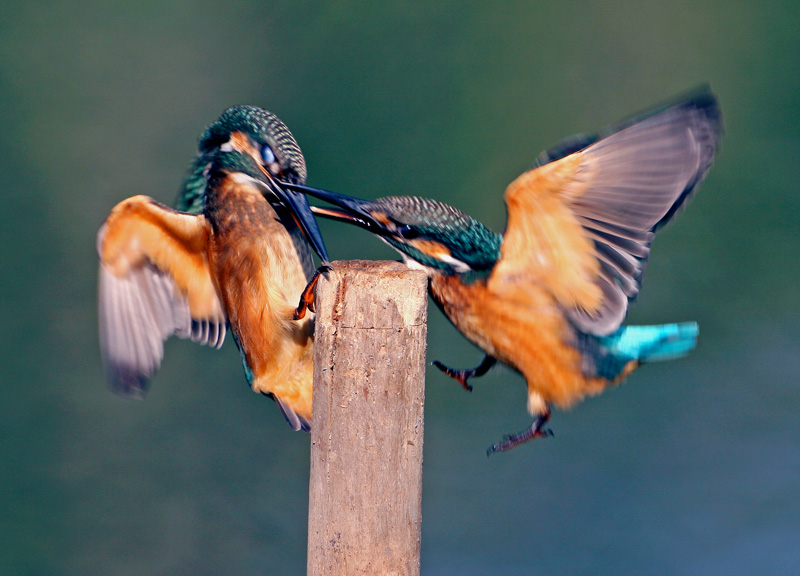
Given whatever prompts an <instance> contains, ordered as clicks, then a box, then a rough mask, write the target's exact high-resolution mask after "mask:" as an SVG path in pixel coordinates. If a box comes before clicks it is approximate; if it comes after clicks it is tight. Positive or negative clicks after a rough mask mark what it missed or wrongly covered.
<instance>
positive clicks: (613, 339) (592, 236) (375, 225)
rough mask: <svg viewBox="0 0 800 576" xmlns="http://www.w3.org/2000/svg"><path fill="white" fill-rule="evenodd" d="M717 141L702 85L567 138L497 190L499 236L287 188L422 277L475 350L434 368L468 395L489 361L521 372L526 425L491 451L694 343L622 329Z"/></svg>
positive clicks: (540, 429) (428, 208)
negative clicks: (656, 247)
mask: <svg viewBox="0 0 800 576" xmlns="http://www.w3.org/2000/svg"><path fill="white" fill-rule="evenodd" d="M721 136H722V114H721V111H720V108H719V105H718V102H717V99H716V97H715V96H714V94H713V93H712V92H711V91H710V89H708V88H703V89H700V90H697V91H695V92H694V93H692V94H690V95H687V96H684V97H682V98H680V99H678V100H677V101H676V102H674V103H673V104H671V105H668V106H665V107H662V108H660V109H658V110H655V111H651V112H649V113H647V114H644V115H641V116H639V117H636V118H634V119H630V120H627V121H624V122H621V123H619V124H618V125H616V126H614V127H612V128H609V129H607V130H605V131H604V132H602V133H600V134H598V135H595V136H587V135H581V136H575V137H572V138H569V139H567V140H565V141H563V142H562V143H561V144H559V145H557V146H556V147H554V148H552V149H550V150H548V151H546V152H543V153H542V154H541V155H540V156H539V158H538V159H537V161H536V162H535V163H534V166H533V168H532V169H531V170H529V171H527V172H525V173H523V174H522V175H521V176H519V177H518V178H517V179H516V180H514V181H513V182H512V183H511V184H510V185H509V186H508V188H507V189H506V192H505V202H506V208H507V212H508V220H507V224H506V229H505V232H504V233H503V234H502V235H501V234H497V233H495V232H493V231H491V230H490V229H489V228H487V227H486V226H484V225H483V224H481V223H480V222H478V221H477V220H475V219H474V218H471V217H470V216H468V215H466V214H464V213H463V212H461V211H459V210H457V209H456V208H453V207H452V206H448V205H447V204H443V203H441V202H437V201H436V200H431V199H427V198H419V197H409V196H394V197H386V198H380V199H378V200H375V201H366V200H361V199H357V198H352V197H349V196H344V195H341V194H336V193H333V192H330V191H326V190H319V189H313V188H308V187H297V188H294V189H296V190H298V191H303V192H306V193H309V194H311V195H313V196H315V197H317V198H319V199H321V200H324V201H326V202H329V203H330V204H333V205H334V206H335V208H327V207H312V210H313V211H314V212H315V213H317V214H318V215H322V216H327V217H330V218H334V219H337V220H341V221H346V222H350V223H353V224H355V225H358V226H360V227H362V228H365V229H366V230H369V231H370V232H372V233H374V234H376V235H377V236H378V237H379V238H381V239H382V240H384V241H385V242H386V243H388V244H389V245H390V246H392V247H393V248H395V249H396V250H398V251H399V252H400V254H401V255H402V257H403V260H404V261H405V262H406V264H407V265H409V266H412V267H418V268H422V269H423V270H425V271H426V272H427V274H428V276H429V290H430V293H431V295H432V297H433V299H434V301H435V302H436V303H437V305H438V306H439V307H440V308H441V309H442V311H443V312H444V313H445V314H446V315H447V317H448V318H449V319H450V321H451V322H452V323H453V324H454V325H455V326H456V328H457V329H458V330H459V331H461V333H462V334H463V335H464V336H466V338H467V339H469V340H470V341H471V342H473V343H474V344H476V345H477V346H478V347H480V348H481V349H482V350H483V351H484V352H485V357H484V359H483V361H482V362H481V363H480V365H479V366H477V367H475V368H472V369H461V370H457V369H453V368H449V367H447V366H445V365H443V364H441V363H440V362H434V364H435V365H436V366H437V367H438V368H440V369H441V370H443V371H444V372H445V373H446V374H448V375H449V376H452V377H453V378H455V379H456V380H458V381H459V382H461V384H462V385H463V386H464V387H465V388H467V389H471V387H470V385H469V384H468V379H469V378H471V377H474V376H480V375H482V374H484V373H486V371H488V370H489V369H490V368H491V367H492V366H493V365H494V364H495V362H496V361H498V360H499V361H501V362H503V363H505V364H507V365H509V366H511V367H512V368H514V369H515V370H517V371H518V372H520V373H521V374H522V375H523V376H524V378H525V380H526V382H527V388H528V402H527V405H528V406H527V407H528V410H529V412H530V413H531V414H532V415H533V416H534V420H533V423H532V424H531V426H530V427H529V428H528V429H526V430H524V431H523V432H521V433H519V434H511V435H508V436H506V438H505V439H504V441H502V442H500V443H498V444H494V445H493V446H492V447H490V448H489V452H488V453H489V454H491V453H493V452H500V451H505V450H508V449H510V448H513V447H514V446H517V445H518V444H520V443H522V442H525V441H528V440H530V439H533V438H536V437H540V436H548V435H551V434H552V433H551V432H550V431H549V430H547V429H546V428H545V424H546V423H547V421H548V419H549V418H550V412H551V407H552V406H554V405H555V406H557V407H559V408H568V407H570V406H572V405H573V404H575V403H576V402H578V401H579V400H581V399H583V398H584V397H585V396H589V395H594V394H598V393H600V392H602V391H603V390H604V389H606V388H608V387H609V386H613V385H616V384H618V383H620V382H621V381H622V380H623V379H625V378H626V377H627V376H628V375H629V374H630V373H631V372H632V371H633V370H635V369H636V368H637V367H638V366H639V365H641V364H645V363H648V362H655V361H660V360H669V359H673V358H678V357H681V356H683V355H685V354H687V353H688V352H689V351H690V350H692V349H693V348H694V346H695V344H696V340H697V334H698V326H697V324H696V323H694V322H684V323H676V324H665V325H659V326H627V325H625V326H624V325H622V323H623V321H624V320H625V317H626V314H627V311H628V306H629V304H630V302H632V301H633V300H634V299H635V298H636V296H637V295H638V294H639V290H640V289H641V286H642V276H643V273H644V269H645V263H646V262H647V258H648V256H649V255H650V247H651V244H652V242H653V238H654V235H655V233H656V232H657V231H658V230H659V229H661V228H662V227H663V226H664V225H666V224H667V223H668V222H669V221H670V220H671V219H672V218H673V216H675V214H676V213H678V212H679V211H680V210H681V209H682V208H683V207H684V206H685V205H686V203H687V202H688V201H689V200H690V199H691V198H692V196H693V195H694V193H695V192H696V191H697V187H698V185H699V184H700V182H701V181H702V180H703V178H704V177H705V176H706V173H707V172H708V170H709V168H710V166H711V164H712V162H713V159H714V156H715V153H716V151H717V147H718V143H719V141H720V138H721ZM289 187H290V188H292V186H291V185H290V186H289Z"/></svg>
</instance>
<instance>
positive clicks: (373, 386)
mask: <svg viewBox="0 0 800 576" xmlns="http://www.w3.org/2000/svg"><path fill="white" fill-rule="evenodd" d="M427 306H428V298H427V278H426V277H425V275H424V273H422V272H420V271H418V270H410V269H408V268H406V267H405V266H404V265H402V264H400V263H397V262H365V261H358V260H356V261H347V262H336V263H335V264H334V267H333V270H332V271H330V272H329V273H328V280H325V279H324V278H321V279H320V281H319V284H318V285H317V293H316V310H317V319H316V336H315V338H316V340H315V352H314V354H315V358H314V406H313V410H314V413H313V423H312V426H311V481H310V488H309V511H308V572H307V573H308V575H309V576H322V575H325V576H339V575H345V574H346V575H348V576H352V575H356V574H381V575H384V574H392V575H395V574H396V575H403V576H405V575H414V576H417V575H418V574H419V548H420V530H421V513H422V511H421V507H422V432H423V408H424V404H425V346H426V332H427V324H426V322H427Z"/></svg>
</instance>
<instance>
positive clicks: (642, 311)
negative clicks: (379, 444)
mask: <svg viewBox="0 0 800 576" xmlns="http://www.w3.org/2000/svg"><path fill="white" fill-rule="evenodd" d="M798 22H800V4H798V3H797V2H788V1H782V0H762V1H760V2H747V1H725V2H723V1H716V2H683V1H678V0H667V1H663V2H652V3H650V2H632V1H622V0H612V1H609V2H603V3H602V4H601V3H597V4H594V3H587V2H580V1H576V0H564V1H562V2H558V3H533V2H505V3H488V2H487V3H464V2H447V1H443V2H437V3H427V4H421V3H400V2H384V3H375V2H364V1H339V2H303V1H300V2H298V1H295V2H271V3H270V2H268V3H261V2H255V1H247V0H238V1H232V2H226V3H212V2H173V3H159V2H122V3H104V2H72V3H61V2H38V3H5V4H3V5H2V6H0V120H2V133H0V158H1V159H0V166H2V191H0V194H2V196H1V197H2V200H3V202H2V209H0V253H1V254H2V256H1V257H0V314H1V318H2V321H0V334H2V348H0V383H2V386H0V490H2V496H0V574H2V575H5V574H25V575H27V574H42V575H61V574H65V575H67V574H69V575H73V574H74V575H83V574H112V575H127V574H156V575H158V574H203V575H204V574H209V575H211V574H280V575H283V574H302V573H304V571H305V558H306V552H305V547H306V522H307V506H308V466H309V465H308V460H309V437H308V435H305V434H301V433H294V432H292V431H291V430H290V429H289V427H288V426H286V424H285V422H284V420H283V418H282V417H281V415H280V413H279V411H278V410H277V409H276V407H275V406H274V404H273V403H272V402H270V401H268V400H266V399H263V398H261V397H259V396H257V395H255V394H253V393H252V392H250V391H249V390H248V388H247V386H246V384H245V380H244V377H243V375H242V370H241V365H240V363H239V359H238V354H237V352H236V350H235V346H234V345H233V343H232V341H231V340H230V339H228V342H227V343H226V345H225V347H224V349H223V350H222V351H221V352H215V351H213V350H209V349H205V348H201V347H198V346H196V345H193V344H191V343H190V342H186V341H178V340H173V341H170V342H169V343H168V345H167V353H166V358H165V362H164V365H163V367H162V370H161V371H160V373H159V374H158V375H157V377H156V378H155V380H154V382H153V385H152V389H151V392H150V394H149V396H148V398H147V399H146V401H144V402H141V403H132V402H126V401H123V400H120V399H118V398H115V397H112V395H111V394H110V393H109V392H108V391H107V390H106V388H105V384H104V381H103V375H102V372H101V367H100V358H99V352H98V343H97V328H96V321H97V320H96V287H95V284H96V273H97V271H96V269H97V259H96V255H95V233H96V231H97V229H98V227H99V226H100V224H101V222H102V221H103V219H104V218H105V216H106V214H107V213H108V211H109V210H110V208H111V207H112V206H113V205H114V204H115V203H116V202H118V201H120V200H122V199H123V198H125V197H128V196H131V195H133V194H139V193H144V194H149V195H151V196H154V197H155V198H157V199H159V200H161V201H164V202H168V203H169V202H172V201H173V199H174V198H175V194H176V192H177V189H178V186H179V184H180V181H181V179H182V178H183V176H184V174H185V170H186V168H187V166H188V163H189V161H190V159H191V158H192V157H193V155H194V153H195V149H196V140H197V137H198V136H199V134H200V132H201V131H202V129H203V128H204V127H205V126H206V125H207V124H209V123H211V122H212V121H213V120H214V119H215V118H216V117H217V115H218V114H219V113H220V112H221V111H222V110H223V109H224V108H226V107H227V106H230V105H232V104H237V103H250V104H256V105H260V106H263V107H266V108H268V109H269V110H271V111H273V112H275V113H277V114H278V115H279V116H280V117H281V118H282V119H283V120H284V121H285V122H286V123H287V124H288V126H289V127H290V128H291V130H292V131H293V132H294V134H295V136H296V137H297V139H298V141H299V142H300V145H301V146H302V148H303V150H304V152H305V155H306V158H307V161H308V165H309V183H310V184H312V185H316V186H324V187H328V188H330V189H332V190H337V191H340V192H345V193H350V194H354V195H358V196H363V197H367V198H375V197H378V196H385V195H390V194H420V195H426V196H433V197H436V198H438V199H440V200H443V201H446V202H448V203H451V204H453V205H455V206H457V207H459V208H461V209H462V210H464V211H466V212H468V213H471V214H472V215H474V216H476V217H478V218H480V219H481V220H483V221H484V222H485V223H486V224H488V225H489V226H490V227H492V228H494V229H495V230H502V228H503V225H504V221H505V208H504V205H503V202H502V193H503V190H504V188H505V186H506V185H507V184H508V183H509V182H510V181H511V180H512V179H513V178H515V177H516V176H517V175H518V174H519V173H521V172H522V171H523V170H524V169H526V167H528V166H529V165H530V163H531V162H532V161H533V159H534V158H535V157H536V155H537V154H538V153H539V152H540V151H541V150H542V149H544V148H546V147H548V146H549V145H551V144H554V143H555V142H557V141H558V140H560V139H561V138H563V137H565V136H568V135H570V134H573V133H576V132H586V131H593V130H596V129H598V128H600V127H602V126H604V125H607V124H609V123H612V122H615V121H617V120H619V119H621V118H623V117H625V116H627V115H629V114H631V113H634V112H638V111H641V110H642V109H644V108H647V107H649V106H651V105H653V104H657V103H660V102H662V101H663V100H665V99H667V98H669V97H670V96H673V95H675V94H677V93H680V92H683V91H685V90H687V89H689V88H691V87H693V86H695V85H697V84H699V83H701V82H704V81H709V82H710V83H711V85H712V87H713V89H714V90H715V91H716V93H717V94H718V95H719V98H720V100H721V102H722V106H723V111H724V113H725V118H726V128H727V132H726V136H725V138H724V140H723V147H722V153H721V155H720V156H719V158H718V161H717V163H716V165H715V167H714V168H713V169H712V171H711V173H710V176H709V178H708V179H707V180H706V182H705V184H704V185H703V186H702V189H701V191H700V194H699V195H698V196H697V198H696V200H695V201H694V202H693V203H692V205H691V206H690V207H689V209H688V210H687V211H686V213H684V214H683V215H682V216H681V217H680V218H679V219H677V221H676V222H675V223H674V224H673V225H672V226H670V227H669V228H668V229H667V230H665V231H664V232H662V233H661V234H660V236H659V238H658V239H657V240H656V242H655V245H654V249H653V252H652V254H651V260H650V264H649V266H648V273H647V278H646V281H645V287H644V291H643V293H642V295H641V297H640V299H639V301H638V303H637V305H636V306H634V307H633V309H632V312H631V314H630V315H629V322H632V323H660V322H671V321H681V320H689V319H695V320H697V321H699V322H700V326H701V339H700V343H699V345H698V347H697V350H696V351H695V352H694V353H693V354H692V355H690V356H689V357H688V358H686V359H684V360H681V361H678V362H671V363H667V364H661V365H653V366H649V367H647V368H646V369H643V370H641V371H639V372H637V373H636V374H635V375H634V376H633V377H632V378H630V379H629V381H628V383H627V384H626V385H625V386H622V387H620V388H617V389H615V390H612V391H610V392H607V393H606V394H604V395H602V396H600V397H598V398H593V399H589V400H587V401H586V402H584V403H583V404H580V405H579V406H577V407H576V408H574V409H573V410H571V411H569V412H566V413H565V412H558V413H556V414H555V415H554V417H553V420H552V428H553V429H554V431H555V433H556V436H555V438H554V439H551V440H547V441H537V442H534V443H532V444H530V445H527V446H523V447H521V448H518V449H517V450H514V451H512V452H511V453H508V454H502V455H498V456H495V457H492V458H490V459H487V458H486V456H485V453H484V450H485V449H486V447H487V446H488V445H489V444H491V443H493V442H495V441H497V440H499V439H500V438H501V437H502V435H503V434H504V433H507V432H512V431H517V430H519V429H521V428H523V427H525V426H526V425H527V424H528V423H529V417H528V415H527V413H526V410H525V389H524V383H523V380H522V379H521V377H520V376H518V375H516V374H514V373H513V372H512V371H510V370H508V369H506V368H501V369H497V370H494V371H493V372H492V373H491V374H490V375H489V376H487V377H485V378H483V379H481V380H478V381H476V382H475V385H476V386H475V391H474V392H473V393H472V394H466V393H464V392H463V391H462V390H461V389H460V388H459V386H458V385H457V384H456V383H454V382H452V381H450V380H449V379H447V378H445V377H444V376H442V375H441V374H439V373H438V371H436V370H435V369H431V370H429V373H428V380H427V403H426V412H427V418H426V437H425V472H424V501H423V520H424V521H423V530H422V570H423V574H426V575H439V574H460V575H483V574H504V575H530V574H587V575H588V574H634V573H639V574H656V575H659V574H665V575H666V574H725V575H735V574H742V575H745V574H748V575H749V574H798V573H800V418H798V412H800V388H799V387H798V380H799V379H800V267H799V266H798V264H799V263H800V248H798V246H799V244H800V225H799V223H798V220H799V219H800V195H798V192H797V177H798V176H797V175H798V169H800V74H798V71H800V34H798V31H797V27H798ZM323 227H324V228H323V232H324V233H325V234H326V237H327V238H328V246H329V249H330V252H331V255H332V256H333V257H334V258H354V257H363V258H376V259H379V258H390V259H395V258H396V256H395V254H394V253H393V252H391V251H390V250H389V249H388V248H387V247H385V246H384V245H383V244H381V243H380V242H378V241H376V240H374V239H373V238H371V237H369V236H368V235H367V234H366V233H365V232H362V231H359V230H357V229H355V228H350V227H344V226H341V225H337V224H335V223H330V222H324V223H323ZM429 322H430V323H429V335H430V339H429V360H433V359H441V360H443V361H445V362H446V363H450V364H452V365H457V366H468V365H473V364H475V363H476V362H477V361H478V360H479V359H480V357H481V354H480V352H479V351H477V350H476V349H475V348H473V347H472V346H471V345H469V344H468V343H467V342H466V341H465V340H463V338H462V337H461V336H460V335H459V334H458V333H457V332H456V331H455V330H454V329H453V328H452V327H451V326H450V325H449V324H448V323H447V321H446V320H445V319H444V318H443V317H442V316H441V314H439V312H438V311H437V310H436V309H435V308H433V307H431V313H430V321H429Z"/></svg>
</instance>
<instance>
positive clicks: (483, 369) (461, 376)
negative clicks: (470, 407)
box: [432, 354, 497, 392]
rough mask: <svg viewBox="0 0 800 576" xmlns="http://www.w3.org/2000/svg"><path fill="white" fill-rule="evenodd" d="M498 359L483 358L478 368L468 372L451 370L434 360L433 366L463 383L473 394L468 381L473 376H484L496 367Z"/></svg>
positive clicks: (491, 357) (487, 356)
mask: <svg viewBox="0 0 800 576" xmlns="http://www.w3.org/2000/svg"><path fill="white" fill-rule="evenodd" d="M496 362H497V359H496V358H494V357H493V356H489V355H488V354H487V355H486V356H484V357H483V360H481V363H480V364H479V365H478V366H476V367H475V368H470V369H466V370H456V369H455V368H450V367H449V366H445V365H444V364H442V363H441V362H439V361H438V360H434V361H433V362H432V364H433V365H434V366H436V367H437V368H438V369H439V370H441V371H442V372H444V373H445V374H447V375H448V376H450V378H452V379H453V380H457V381H458V382H460V383H461V386H462V387H463V388H464V390H466V391H467V392H472V385H471V384H468V383H467V380H469V379H470V378H472V377H473V376H483V375H484V374H486V373H487V372H488V371H489V369H490V368H491V367H492V366H494V365H495V363H496Z"/></svg>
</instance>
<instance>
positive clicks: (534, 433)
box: [486, 411, 555, 456]
mask: <svg viewBox="0 0 800 576" xmlns="http://www.w3.org/2000/svg"><path fill="white" fill-rule="evenodd" d="M549 419H550V412H549V411H548V412H546V413H544V414H539V416H537V417H536V419H535V420H534V421H533V423H532V424H531V425H530V428H527V429H526V430H523V431H522V432H520V433H519V434H506V435H505V436H504V437H503V441H502V442H499V443H497V444H492V445H491V446H489V449H488V450H486V456H491V455H492V454H494V453H495V452H506V451H508V450H511V449H512V448H514V447H516V446H519V445H520V444H523V443H524V442H528V441H529V440H533V439H534V438H539V437H541V438H547V437H548V436H550V437H552V436H555V434H553V431H552V430H550V429H549V428H542V426H544V425H545V424H546V423H547V421H548V420H549Z"/></svg>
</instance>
